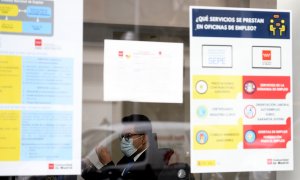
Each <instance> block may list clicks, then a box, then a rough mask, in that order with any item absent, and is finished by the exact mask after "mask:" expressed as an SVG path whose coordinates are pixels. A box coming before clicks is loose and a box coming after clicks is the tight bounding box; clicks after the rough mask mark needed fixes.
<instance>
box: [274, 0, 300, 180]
mask: <svg viewBox="0 0 300 180" xmlns="http://www.w3.org/2000/svg"><path fill="white" fill-rule="evenodd" d="M277 9H280V10H283V9H285V10H292V13H293V16H292V18H293V19H292V23H293V24H292V26H293V29H292V31H293V34H292V38H293V39H292V40H293V92H294V162H295V165H294V171H287V172H277V180H298V179H299V177H300V156H299V152H300V113H299V110H300V82H299V76H300V71H299V67H300V60H299V57H300V51H299V48H300V41H299V38H300V37H299V36H300V35H299V31H300V24H299V20H298V17H299V15H300V1H299V0H277Z"/></svg>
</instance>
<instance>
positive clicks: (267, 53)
mask: <svg viewBox="0 0 300 180" xmlns="http://www.w3.org/2000/svg"><path fill="white" fill-rule="evenodd" d="M271 53H272V52H271V50H263V51H262V59H263V60H265V61H266V60H267V61H269V60H271V58H272V56H271Z"/></svg>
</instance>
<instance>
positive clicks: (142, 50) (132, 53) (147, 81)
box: [104, 40, 183, 103]
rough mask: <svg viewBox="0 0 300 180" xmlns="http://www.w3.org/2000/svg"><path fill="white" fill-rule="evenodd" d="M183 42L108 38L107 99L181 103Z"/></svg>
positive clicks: (105, 91)
mask: <svg viewBox="0 0 300 180" xmlns="http://www.w3.org/2000/svg"><path fill="white" fill-rule="evenodd" d="M182 98H183V43H165V42H146V41H125V40H105V42H104V100H105V101H134V102H163V103H182Z"/></svg>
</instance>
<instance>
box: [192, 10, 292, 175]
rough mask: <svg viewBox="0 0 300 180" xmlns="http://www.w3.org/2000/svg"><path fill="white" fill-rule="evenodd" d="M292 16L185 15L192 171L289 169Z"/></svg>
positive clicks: (264, 13)
mask: <svg viewBox="0 0 300 180" xmlns="http://www.w3.org/2000/svg"><path fill="white" fill-rule="evenodd" d="M291 30H292V28H291V13H290V12H289V11H275V10H265V9H238V8H209V7H206V8H205V7H191V8H190V82H191V83H190V84H191V85H190V92H191V94H190V107H191V108H190V117H191V125H190V126H191V170H192V172H199V173H202V172H203V173H204V172H238V171H279V170H293V128H292V127H293V95H292V42H291V39H292V37H291V34H292V32H291Z"/></svg>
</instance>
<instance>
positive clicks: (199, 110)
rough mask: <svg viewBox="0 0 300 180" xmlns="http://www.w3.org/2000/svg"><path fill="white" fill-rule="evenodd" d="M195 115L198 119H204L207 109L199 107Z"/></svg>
mask: <svg viewBox="0 0 300 180" xmlns="http://www.w3.org/2000/svg"><path fill="white" fill-rule="evenodd" d="M197 114H198V116H199V117H200V118H204V117H205V116H206V115H207V109H206V107H205V106H200V107H199V108H198V109H197Z"/></svg>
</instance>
